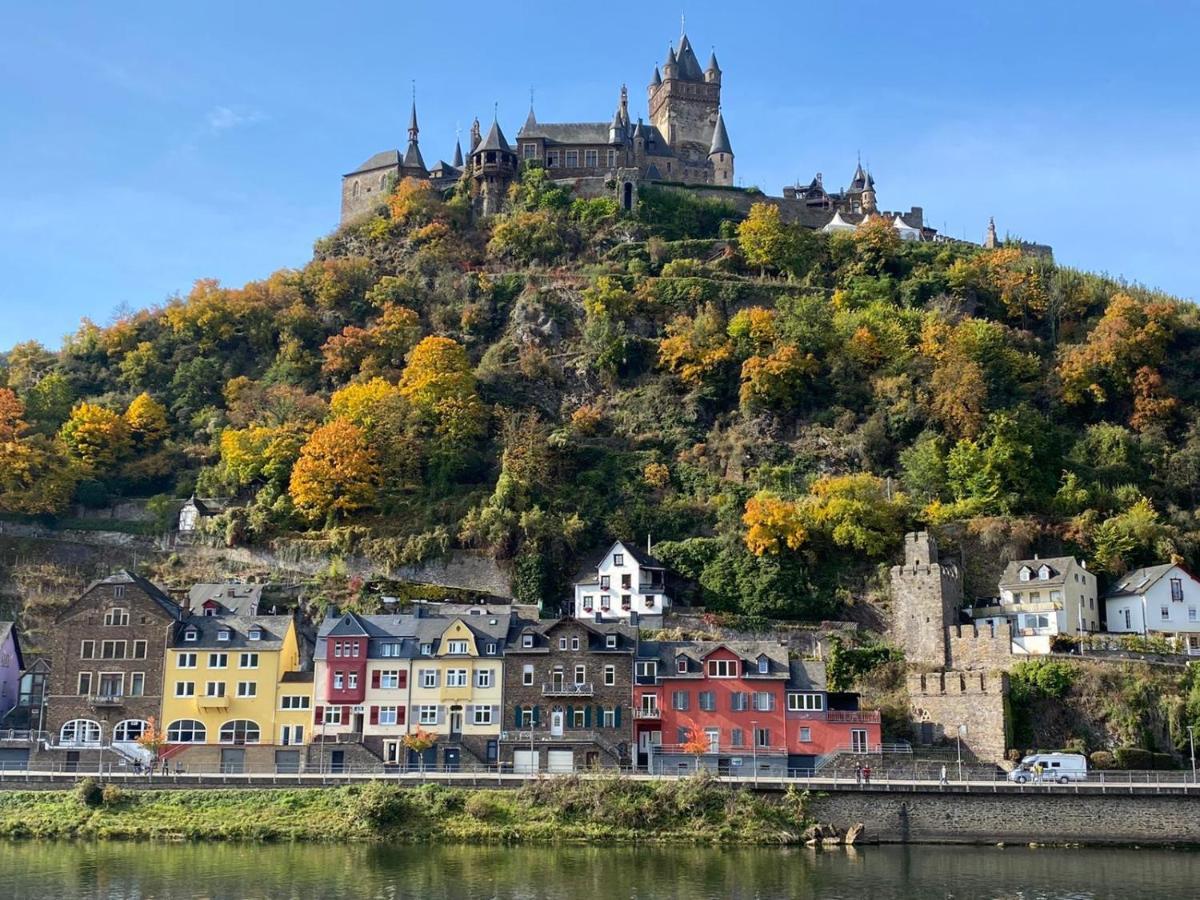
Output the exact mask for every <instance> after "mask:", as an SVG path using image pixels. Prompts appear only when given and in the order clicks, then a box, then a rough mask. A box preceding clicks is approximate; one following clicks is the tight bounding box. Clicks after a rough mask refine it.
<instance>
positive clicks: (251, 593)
mask: <svg viewBox="0 0 1200 900" xmlns="http://www.w3.org/2000/svg"><path fill="white" fill-rule="evenodd" d="M265 587H266V585H265V584H242V583H240V582H229V583H227V584H193V585H192V586H191V587H190V588H188V604H189V606H190V608H191V609H192V610H193V611H195V610H198V609H200V607H202V606H203V605H204V604H205V603H207V602H208V601H209V600H212V601H214V602H216V603H219V604H220V605H221V606H222V607H223V608H224V609H225V610H226V611H227V612H230V613H233V614H235V615H241V616H247V615H253V614H254V613H255V612H257V610H258V604H259V602H260V601H261V600H262V593H263V588H265Z"/></svg>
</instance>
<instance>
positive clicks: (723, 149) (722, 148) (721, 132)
mask: <svg viewBox="0 0 1200 900" xmlns="http://www.w3.org/2000/svg"><path fill="white" fill-rule="evenodd" d="M708 152H709V155H712V154H713V153H728V154H730V155H731V156H732V155H733V148H732V147H731V146H730V145H729V132H728V131H726V130H725V116H724V115H723V114H722V113H721V111H720V110H717V127H716V128H714V129H713V138H712V146H711V147H709V149H708Z"/></svg>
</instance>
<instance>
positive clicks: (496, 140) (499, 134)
mask: <svg viewBox="0 0 1200 900" xmlns="http://www.w3.org/2000/svg"><path fill="white" fill-rule="evenodd" d="M484 150H501V151H503V152H505V153H512V147H510V146H509V145H508V140H507V139H506V138H505V137H504V132H503V131H501V130H500V123H499V122H497V121H496V120H495V119H492V127H491V128H489V129H488V133H487V137H485V138H484V139H483V143H482V144H480V145H479V146H478V147H476V148H475V150H474V151H473V152H475V153H479V152H482V151H484Z"/></svg>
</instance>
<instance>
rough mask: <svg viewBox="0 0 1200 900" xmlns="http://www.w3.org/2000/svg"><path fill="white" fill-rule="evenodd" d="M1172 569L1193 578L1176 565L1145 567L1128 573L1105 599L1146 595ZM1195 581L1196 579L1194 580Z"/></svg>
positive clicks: (1107, 593) (1165, 564)
mask: <svg viewBox="0 0 1200 900" xmlns="http://www.w3.org/2000/svg"><path fill="white" fill-rule="evenodd" d="M1172 569H1179V570H1180V571H1181V572H1184V574H1186V575H1187V576H1188V577H1189V578H1192V575H1191V573H1190V572H1187V571H1186V570H1185V569H1184V568H1183V567H1182V566H1178V565H1176V564H1175V563H1160V564H1159V565H1157V566H1143V567H1142V568H1140V569H1134V570H1133V571H1132V572H1127V573H1126V574H1125V575H1123V576H1122V577H1121V578H1120V579H1119V580H1118V581H1117V582H1116V584H1114V585H1113V586H1112V587H1110V588H1109V589H1108V591H1107V592H1106V593H1105V595H1104V596H1105V597H1136V596H1140V595H1141V594H1144V593H1146V591H1148V590H1150V588H1152V587H1154V585H1156V584H1157V583H1158V582H1160V581H1162V579H1163V577H1164V576H1165V575H1166V574H1167V573H1168V572H1170V571H1171V570H1172ZM1192 580H1193V581H1195V580H1196V579H1195V578H1192Z"/></svg>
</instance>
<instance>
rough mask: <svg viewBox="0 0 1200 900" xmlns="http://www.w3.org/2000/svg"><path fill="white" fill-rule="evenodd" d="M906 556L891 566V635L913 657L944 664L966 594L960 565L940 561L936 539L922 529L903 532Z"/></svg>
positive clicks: (930, 663)
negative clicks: (951, 628) (952, 627)
mask: <svg viewBox="0 0 1200 900" xmlns="http://www.w3.org/2000/svg"><path fill="white" fill-rule="evenodd" d="M904 557H905V559H904V565H901V566H893V567H892V571H891V589H892V627H891V632H892V639H893V640H894V641H895V643H896V644H898V645H899V646H900V647H901V648H902V649H903V650H904V655H905V658H906V659H907V660H908V662H910V663H917V664H921V665H928V666H937V667H942V666H945V665H946V664H947V655H946V652H947V648H946V627H947V626H948V625H951V624H953V623H955V622H956V621H957V619H958V607H959V605H960V602H961V599H962V589H961V587H960V585H959V579H958V569H957V568H955V567H953V566H946V565H942V564H941V562H940V561H939V559H938V551H937V542H936V541H934V539H933V538H932V537H931V536H930V535H929V534H927V533H926V532H923V531H922V532H912V533H909V534H906V535H905V536H904Z"/></svg>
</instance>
